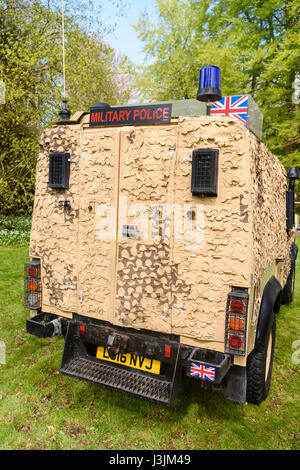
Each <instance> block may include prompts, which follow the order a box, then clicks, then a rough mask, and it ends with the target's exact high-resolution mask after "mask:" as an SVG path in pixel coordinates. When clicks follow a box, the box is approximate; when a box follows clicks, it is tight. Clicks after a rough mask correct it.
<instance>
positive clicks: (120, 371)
mask: <svg viewBox="0 0 300 470" xmlns="http://www.w3.org/2000/svg"><path fill="white" fill-rule="evenodd" d="M180 371H181V366H180V345H179V344H178V345H177V351H176V360H175V361H174V363H173V364H172V365H171V367H169V368H168V373H167V374H166V375H156V374H150V373H147V372H143V371H140V370H135V369H133V368H131V367H127V366H123V365H119V364H115V363H113V362H107V361H103V360H101V359H97V358H96V357H94V356H91V355H89V354H88V353H87V350H86V348H85V345H84V343H83V341H82V339H81V337H80V332H79V325H78V323H77V322H70V323H69V326H68V332H67V335H66V339H65V347H64V352H63V357H62V362H61V367H60V373H61V374H64V375H68V376H70V377H75V378H78V379H81V380H85V381H88V382H92V383H93V384H96V385H102V386H104V387H107V388H109V389H112V390H118V391H121V392H126V393H129V394H131V395H134V396H136V397H139V398H144V399H147V400H150V401H154V402H158V403H160V404H163V405H171V403H172V402H173V400H174V398H175V396H176V394H177V392H178V389H179V385H180V378H181V373H180Z"/></svg>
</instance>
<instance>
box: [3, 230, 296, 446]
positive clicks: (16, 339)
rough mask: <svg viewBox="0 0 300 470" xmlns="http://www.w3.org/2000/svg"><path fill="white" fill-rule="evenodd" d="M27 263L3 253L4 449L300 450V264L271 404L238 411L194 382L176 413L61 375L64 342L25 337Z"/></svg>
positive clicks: (23, 255)
mask: <svg viewBox="0 0 300 470" xmlns="http://www.w3.org/2000/svg"><path fill="white" fill-rule="evenodd" d="M298 240H299V238H298ZM299 241H300V240H299ZM299 241H298V245H300V243H299ZM27 260H28V248H27V247H26V248H24V247H20V248H9V247H2V248H0V340H1V341H2V345H3V342H4V343H5V349H6V361H5V362H6V363H5V364H0V449H1V450H4V449H7V450H20V449H64V450H71V449H99V450H108V449H111V450H116V449H118V450H126V449H128V450H137V449H138V450H151V449H155V450H176V449H178V450H196V449H197V450H198V449H199V450H221V449H222V450H225V449H230V450H231V449H232V450H239V449H243V450H255V449H257V450H259V449H262V450H271V449H274V450H296V449H297V450H298V449H299V427H298V426H299V410H300V406H299V375H298V372H299V365H297V362H300V354H299V353H298V352H297V350H298V351H299V352H300V331H299V311H300V257H299V260H298V269H297V274H296V295H295V300H294V302H293V303H292V304H291V305H290V306H282V307H281V311H280V313H279V314H278V316H277V338H276V348H275V361H274V369H273V378H272V384H271V391H270V395H269V397H268V398H267V400H266V401H265V402H263V403H262V404H261V405H260V406H259V407H257V406H255V405H250V404H246V405H240V404H236V403H233V402H229V401H226V400H224V399H223V398H221V397H219V396H217V395H215V394H212V393H209V392H206V391H203V390H201V389H200V388H199V387H198V386H197V384H195V383H191V382H190V381H188V380H186V382H185V383H184V391H183V393H182V394H181V395H180V396H179V397H178V399H177V400H176V402H175V404H174V406H173V407H172V408H165V407H162V406H159V405H157V404H153V403H150V402H147V401H143V400H140V399H136V398H133V397H131V396H129V395H126V394H122V393H119V392H113V391H109V390H107V389H105V388H102V387H97V386H95V385H92V384H88V383H85V382H81V381H79V380H76V379H72V378H69V377H66V376H63V375H61V374H59V367H60V361H61V356H62V351H63V345H64V343H63V339H62V338H60V337H57V338H54V339H48V338H47V339H40V338H37V337H34V336H31V335H28V334H27V333H26V329H25V322H26V318H27V316H28V312H27V310H25V309H24V308H23V263H24V262H26V261H27ZM297 340H298V342H299V344H298V346H297V344H295V341H297ZM2 362H4V361H3V360H2Z"/></svg>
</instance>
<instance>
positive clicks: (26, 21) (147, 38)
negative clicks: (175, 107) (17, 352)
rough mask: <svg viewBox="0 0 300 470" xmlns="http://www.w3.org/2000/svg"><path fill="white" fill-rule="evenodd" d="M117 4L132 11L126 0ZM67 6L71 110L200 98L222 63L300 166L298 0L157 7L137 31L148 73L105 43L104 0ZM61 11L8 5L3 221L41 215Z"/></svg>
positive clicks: (1, 66)
mask: <svg viewBox="0 0 300 470" xmlns="http://www.w3.org/2000/svg"><path fill="white" fill-rule="evenodd" d="M114 2H115V3H116V4H117V6H118V7H119V8H120V10H122V8H123V11H124V8H125V7H126V0H114ZM65 3H67V8H66V12H65V42H66V44H65V47H66V82H67V83H66V89H67V95H68V97H69V101H68V108H69V109H70V110H71V112H74V111H77V110H85V109H88V108H89V106H90V104H91V103H93V102H95V101H106V102H108V103H110V104H111V105H114V104H117V103H118V104H122V103H125V102H128V100H129V98H130V96H131V94H132V91H134V93H135V94H136V95H137V96H139V97H141V100H144V101H145V100H149V101H153V100H158V101H159V100H171V99H182V98H195V96H196V93H197V88H198V76H199V69H200V68H201V67H202V66H204V65H208V64H211V65H217V66H219V67H220V69H221V77H222V93H223V95H224V96H225V95H233V94H238V93H245V94H246V93H249V94H250V95H252V96H253V98H254V99H255V101H256V103H257V104H258V106H259V107H260V109H261V110H262V112H263V114H264V137H263V141H264V142H265V143H266V145H267V146H268V147H269V148H270V150H271V151H272V152H273V153H275V154H276V155H277V156H278V157H279V158H280V159H281V161H282V163H283V164H284V166H285V167H286V168H289V167H290V166H300V149H299V105H300V97H299V91H298V96H297V93H296V91H295V89H294V87H295V83H298V86H300V70H299V60H300V59H299V46H300V39H299V10H300V7H299V2H298V1H297V0H264V1H261V0H239V1H238V2H237V1H236V0H202V1H198V0H157V2H156V8H157V12H158V17H159V21H158V22H157V23H155V24H151V22H149V20H148V18H147V16H146V15H145V14H144V15H142V16H141V17H140V20H139V22H138V24H137V25H136V26H135V28H136V30H137V32H138V34H139V37H140V38H141V40H142V41H143V43H144V50H145V52H146V53H147V55H148V58H149V59H150V61H149V65H145V66H143V67H140V68H139V67H135V66H134V65H133V64H130V63H129V62H128V61H127V60H126V58H123V57H119V56H118V55H116V53H115V51H114V50H113V49H112V48H111V47H110V46H109V45H107V44H105V43H104V41H103V37H105V33H106V32H107V28H106V27H105V26H104V25H103V24H102V23H101V9H100V10H99V8H98V2H96V1H92V0H80V1H79V0H70V1H69V2H65ZM96 4H97V8H93V6H95V5H96ZM104 4H105V3H104ZM60 9H61V2H60V1H59V0H47V2H46V1H45V0H2V1H1V3H0V86H1V82H2V83H4V84H5V87H6V102H5V104H0V214H4V215H24V214H30V213H31V211H32V205H33V195H34V180H35V167H36V158H37V154H38V143H39V136H40V134H41V132H42V130H43V128H45V127H46V126H49V125H51V123H53V122H54V121H55V120H56V119H57V117H58V114H57V113H58V110H59V108H60V106H61V99H62V35H61V10H60ZM95 31H97V32H95ZM121 48H122V45H121V44H120V49H121ZM133 77H134V79H135V81H134V82H133ZM298 186H299V184H298Z"/></svg>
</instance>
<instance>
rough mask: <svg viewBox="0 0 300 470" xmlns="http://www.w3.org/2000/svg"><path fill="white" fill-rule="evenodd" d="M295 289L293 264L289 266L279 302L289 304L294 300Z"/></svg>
mask: <svg viewBox="0 0 300 470" xmlns="http://www.w3.org/2000/svg"><path fill="white" fill-rule="evenodd" d="M294 289H295V266H292V267H291V270H290V274H289V275H288V278H287V280H286V284H285V286H284V288H283V290H282V299H281V303H283V304H290V303H291V302H292V301H293V300H294Z"/></svg>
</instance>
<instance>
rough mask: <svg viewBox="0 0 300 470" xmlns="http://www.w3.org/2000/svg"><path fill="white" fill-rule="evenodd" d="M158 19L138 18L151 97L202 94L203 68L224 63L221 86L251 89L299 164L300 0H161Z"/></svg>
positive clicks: (273, 145)
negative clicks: (200, 78) (295, 86)
mask: <svg viewBox="0 0 300 470" xmlns="http://www.w3.org/2000/svg"><path fill="white" fill-rule="evenodd" d="M156 5H157V13H158V16H159V21H158V24H151V23H150V22H149V21H148V20H147V17H146V16H145V15H142V16H141V17H140V20H139V22H138V23H137V25H136V26H135V28H136V30H137V31H138V32H139V37H140V38H141V39H142V41H144V50H145V52H146V53H147V54H148V58H150V59H151V62H150V65H148V66H146V67H145V68H144V69H141V70H138V80H137V83H138V86H139V87H140V90H141V92H142V93H143V95H144V96H145V97H146V98H147V99H149V100H153V99H155V100H166V99H182V98H195V97H196V93H197V87H198V74H199V69H200V68H201V67H202V66H204V65H217V66H219V67H220V69H221V77H222V93H223V95H233V94H238V93H245V94H248V93H249V94H251V95H252V96H253V98H254V99H255V101H256V102H257V104H258V105H259V107H260V108H261V110H262V111H263V114H264V138H263V139H264V141H265V143H266V144H267V145H268V147H269V148H270V149H271V151H273V152H274V153H275V154H276V155H278V156H279V157H280V158H281V160H282V162H283V163H284V164H285V165H286V166H288V165H290V164H293V165H294V166H296V165H300V153H299V137H298V135H299V105H297V103H296V102H295V100H293V99H292V95H293V92H294V89H293V83H294V80H295V77H296V75H297V71H299V54H298V51H299V42H300V40H299V30H298V24H299V5H298V2H297V1H296V0H252V1H251V0H239V1H238V2H237V1H236V0H211V1H206V0H203V1H201V2H199V1H198V0H158V1H157V3H156Z"/></svg>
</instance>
